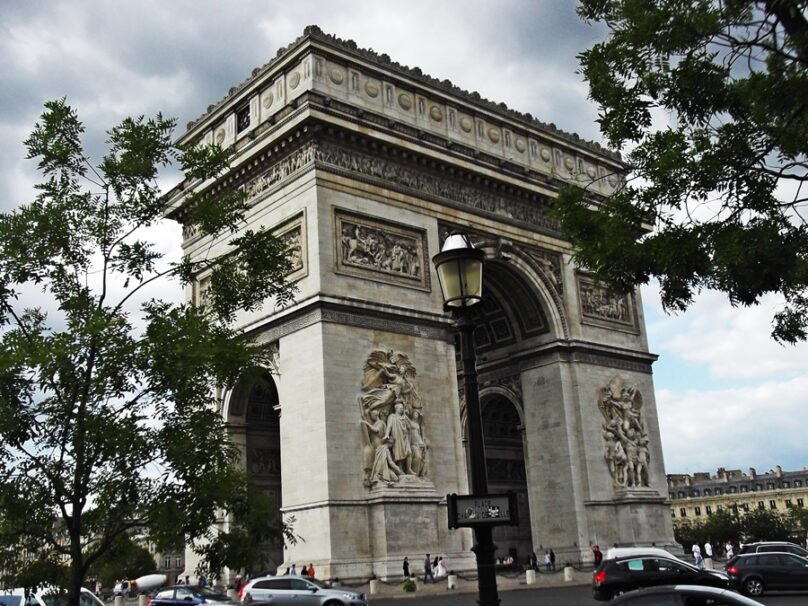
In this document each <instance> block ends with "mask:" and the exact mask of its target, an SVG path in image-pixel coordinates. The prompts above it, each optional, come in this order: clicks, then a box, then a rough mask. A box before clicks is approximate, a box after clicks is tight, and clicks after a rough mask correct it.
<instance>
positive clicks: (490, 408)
mask: <svg viewBox="0 0 808 606" xmlns="http://www.w3.org/2000/svg"><path fill="white" fill-rule="evenodd" d="M532 278H533V279H531V276H530V275H527V274H526V273H525V271H524V269H523V268H519V267H517V266H516V265H514V264H513V263H509V262H508V261H507V260H504V259H488V260H486V267H485V276H484V278H483V299H482V304H481V305H478V306H477V307H476V309H474V310H473V319H474V323H475V326H476V328H475V332H474V342H475V348H476V353H477V370H478V380H479V384H480V406H481V415H482V423H483V438H484V441H485V456H486V469H487V474H488V487H489V492H491V493H504V492H509V491H513V492H514V493H516V495H517V503H518V513H519V524H518V526H500V527H497V528H495V530H494V542H495V543H496V545H497V554H496V556H497V558H505V557H507V556H511V557H513V559H514V561H515V562H516V563H518V564H520V565H521V564H526V563H527V561H528V558H529V557H530V555H531V554H532V553H533V549H534V546H533V537H532V529H531V520H530V511H531V507H530V502H529V494H530V490H529V487H528V474H527V466H528V465H530V461H529V460H528V456H529V453H527V452H526V449H525V445H524V436H523V434H524V410H525V406H526V403H524V402H523V401H522V389H521V370H520V360H521V359H523V358H524V357H525V356H529V355H530V351H531V350H534V349H535V348H538V347H540V346H541V345H543V344H545V343H548V342H550V341H552V340H554V339H556V338H557V333H558V332H559V327H558V325H557V322H554V321H548V317H551V314H550V313H549V311H550V309H549V308H548V307H546V305H547V303H546V300H545V299H546V297H544V296H543V295H542V292H541V290H540V289H539V288H538V287H537V286H536V284H538V282H539V280H538V276H537V275H533V276H532ZM557 315H558V314H556V316H557ZM553 317H554V316H553ZM459 373H460V376H459V377H458V384H459V385H462V384H463V383H462V368H459ZM463 412H464V413H465V411H463ZM463 418H464V420H465V415H464V417H463ZM467 446H468V444H467ZM534 475H535V474H534Z"/></svg>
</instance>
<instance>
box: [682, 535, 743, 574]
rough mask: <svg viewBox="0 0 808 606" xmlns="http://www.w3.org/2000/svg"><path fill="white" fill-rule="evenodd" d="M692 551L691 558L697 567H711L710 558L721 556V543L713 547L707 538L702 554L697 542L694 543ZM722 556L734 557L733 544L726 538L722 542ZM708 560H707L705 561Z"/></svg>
mask: <svg viewBox="0 0 808 606" xmlns="http://www.w3.org/2000/svg"><path fill="white" fill-rule="evenodd" d="M691 551H692V553H693V560H694V562H695V563H696V566H697V567H698V568H704V567H705V566H707V567H708V568H711V567H712V559H713V558H714V557H716V558H717V557H721V555H722V554H721V544H720V543H719V544H718V545H716V546H715V547H713V545H712V543H710V539H707V541H705V543H704V554H703V555H702V551H701V547H700V546H699V544H698V543H694V544H693V547H692V549H691ZM723 555H724V556H726V559H727V560H729V559H730V558H733V557H735V545H734V544H733V542H732V541H731V540H729V539H727V541H726V543H724V553H723ZM706 560H709V562H706Z"/></svg>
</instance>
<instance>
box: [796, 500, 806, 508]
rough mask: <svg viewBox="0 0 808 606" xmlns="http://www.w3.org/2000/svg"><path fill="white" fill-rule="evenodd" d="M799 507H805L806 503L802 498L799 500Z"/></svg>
mask: <svg viewBox="0 0 808 606" xmlns="http://www.w3.org/2000/svg"><path fill="white" fill-rule="evenodd" d="M797 507H805V501H803V500H802V499H801V498H800V499H797Z"/></svg>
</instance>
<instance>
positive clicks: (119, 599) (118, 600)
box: [115, 595, 123, 606]
mask: <svg viewBox="0 0 808 606" xmlns="http://www.w3.org/2000/svg"><path fill="white" fill-rule="evenodd" d="M115 606H123V596H122V595H116V596H115Z"/></svg>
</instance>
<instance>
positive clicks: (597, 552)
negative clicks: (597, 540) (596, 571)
mask: <svg viewBox="0 0 808 606" xmlns="http://www.w3.org/2000/svg"><path fill="white" fill-rule="evenodd" d="M592 555H593V556H594V558H595V568H597V567H598V566H600V563H601V562H602V561H603V552H602V551H601V550H600V546H599V545H595V546H594V547H593V548H592Z"/></svg>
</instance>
